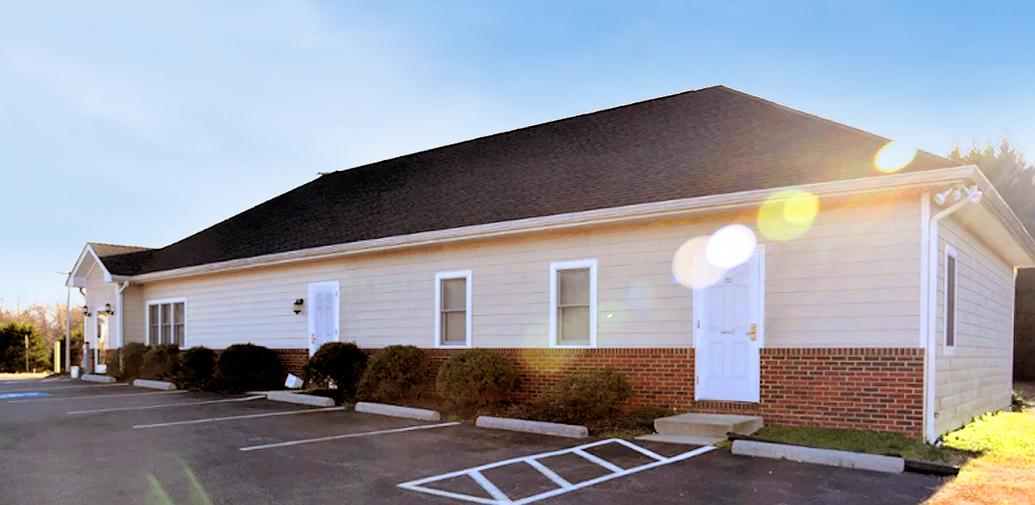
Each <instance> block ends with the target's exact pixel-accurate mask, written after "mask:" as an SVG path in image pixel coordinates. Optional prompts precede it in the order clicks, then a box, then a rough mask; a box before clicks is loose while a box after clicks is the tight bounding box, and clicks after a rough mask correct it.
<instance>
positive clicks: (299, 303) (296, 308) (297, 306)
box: [291, 298, 305, 316]
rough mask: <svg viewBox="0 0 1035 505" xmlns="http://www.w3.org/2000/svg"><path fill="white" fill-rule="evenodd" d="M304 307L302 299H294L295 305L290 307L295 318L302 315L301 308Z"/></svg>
mask: <svg viewBox="0 0 1035 505" xmlns="http://www.w3.org/2000/svg"><path fill="white" fill-rule="evenodd" d="M304 305H305V300H303V299H302V298H297V299H295V303H294V304H293V305H292V306H291V307H292V310H293V311H294V312H295V315H296V316H297V315H298V314H301V313H302V306H304Z"/></svg>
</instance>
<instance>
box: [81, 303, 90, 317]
mask: <svg viewBox="0 0 1035 505" xmlns="http://www.w3.org/2000/svg"><path fill="white" fill-rule="evenodd" d="M83 317H90V307H87V306H86V305H83Z"/></svg>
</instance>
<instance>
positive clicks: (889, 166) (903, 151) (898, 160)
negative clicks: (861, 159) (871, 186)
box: [873, 141, 916, 174]
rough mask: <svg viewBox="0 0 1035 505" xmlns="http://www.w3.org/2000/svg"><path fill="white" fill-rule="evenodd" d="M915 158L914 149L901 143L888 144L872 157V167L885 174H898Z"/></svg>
mask: <svg viewBox="0 0 1035 505" xmlns="http://www.w3.org/2000/svg"><path fill="white" fill-rule="evenodd" d="M913 158H916V148H914V147H909V146H908V145H905V144H903V143H901V142H894V141H892V142H888V143H887V144H885V145H884V147H882V148H880V151H877V154H876V155H875V156H874V157H873V166H874V167H876V168H877V170H879V171H881V172H884V173H886V174H890V173H894V172H898V171H899V170H902V169H903V168H906V165H908V164H910V163H911V162H912V161H913Z"/></svg>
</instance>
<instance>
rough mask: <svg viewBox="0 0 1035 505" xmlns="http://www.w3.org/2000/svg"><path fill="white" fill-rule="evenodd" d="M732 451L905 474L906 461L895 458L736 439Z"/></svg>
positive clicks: (762, 456)
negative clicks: (903, 472)
mask: <svg viewBox="0 0 1035 505" xmlns="http://www.w3.org/2000/svg"><path fill="white" fill-rule="evenodd" d="M730 452H731V453H733V454H736V455H738V456H754V457H757V458H771V459H786V460H789V461H797V462H799V463H813V464H816V465H827V466H839V467H842V468H856V469H859V470H872V471H875V472H885V473H902V471H903V470H904V469H905V461H904V460H903V459H902V458H896V457H893V456H879V455H877V454H860V453H857V452H847V451H836V450H833V449H816V448H813V447H802V446H798V445H784V444H774V443H770V442H755V441H752V440H734V441H733V447H732V448H730Z"/></svg>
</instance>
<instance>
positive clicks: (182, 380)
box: [176, 346, 216, 389]
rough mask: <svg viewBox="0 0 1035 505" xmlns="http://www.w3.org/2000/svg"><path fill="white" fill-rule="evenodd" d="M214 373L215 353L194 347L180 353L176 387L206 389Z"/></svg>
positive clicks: (207, 349) (204, 348)
mask: <svg viewBox="0 0 1035 505" xmlns="http://www.w3.org/2000/svg"><path fill="white" fill-rule="evenodd" d="M215 373H216V352H215V351H213V350H212V349H209V348H207V347H201V346H195V347H191V348H190V349H187V350H186V351H183V352H181V353H180V375H179V377H178V380H177V381H176V382H177V385H179V386H180V387H182V388H186V389H208V388H209V387H210V386H211V384H212V377H213V376H214V375H215Z"/></svg>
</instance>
